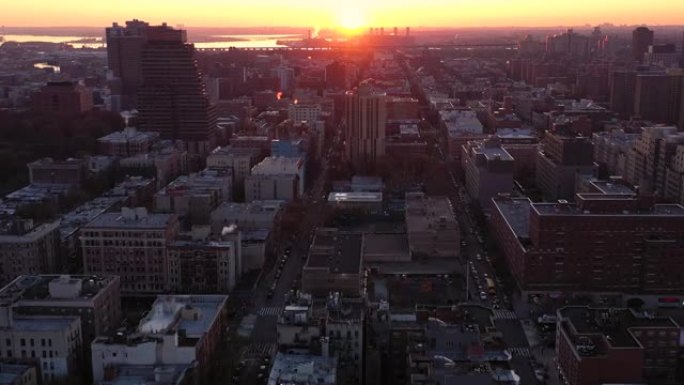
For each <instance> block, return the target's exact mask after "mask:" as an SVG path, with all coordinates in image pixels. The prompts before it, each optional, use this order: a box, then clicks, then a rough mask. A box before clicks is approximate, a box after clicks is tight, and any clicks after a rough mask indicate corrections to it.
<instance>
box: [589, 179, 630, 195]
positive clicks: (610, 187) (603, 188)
mask: <svg viewBox="0 0 684 385" xmlns="http://www.w3.org/2000/svg"><path fill="white" fill-rule="evenodd" d="M591 184H592V185H594V186H595V187H596V188H597V189H598V190H599V191H600V192H602V193H604V194H623V195H636V191H634V189H633V188H631V187H629V186H626V185H624V184H622V183H615V182H610V181H605V180H596V181H592V182H591Z"/></svg>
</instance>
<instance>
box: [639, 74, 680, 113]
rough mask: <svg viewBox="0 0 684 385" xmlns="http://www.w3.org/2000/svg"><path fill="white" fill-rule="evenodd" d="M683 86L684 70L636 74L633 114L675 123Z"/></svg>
mask: <svg viewBox="0 0 684 385" xmlns="http://www.w3.org/2000/svg"><path fill="white" fill-rule="evenodd" d="M683 87H684V72H682V71H681V70H668V71H667V72H665V73H643V74H638V75H637V76H636V83H635V88H634V114H635V115H637V116H639V117H640V118H642V119H646V120H650V121H653V122H656V123H664V124H674V123H677V121H678V120H679V118H680V112H681V110H680V109H681V104H682V97H683V94H684V92H683V91H684V90H683Z"/></svg>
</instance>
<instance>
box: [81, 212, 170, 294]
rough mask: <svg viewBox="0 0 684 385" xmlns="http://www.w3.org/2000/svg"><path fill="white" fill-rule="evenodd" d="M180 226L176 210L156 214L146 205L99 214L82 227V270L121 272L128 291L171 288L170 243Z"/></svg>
mask: <svg viewBox="0 0 684 385" xmlns="http://www.w3.org/2000/svg"><path fill="white" fill-rule="evenodd" d="M178 228H179V223H178V218H177V217H176V215H175V214H153V213H148V212H147V210H146V209H144V208H136V209H130V208H123V209H122V210H121V213H106V214H103V215H100V216H99V217H97V218H95V219H94V220H93V221H91V222H90V223H88V224H87V225H85V226H83V227H82V228H81V236H80V240H81V247H82V249H83V270H84V271H85V272H86V274H98V275H118V276H120V277H121V291H122V293H125V294H133V293H135V294H140V293H159V292H163V291H166V290H169V288H170V266H169V259H168V253H167V245H168V244H169V243H171V241H172V240H173V239H174V238H175V236H176V235H177V234H178Z"/></svg>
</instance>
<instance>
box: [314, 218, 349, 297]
mask: <svg viewBox="0 0 684 385" xmlns="http://www.w3.org/2000/svg"><path fill="white" fill-rule="evenodd" d="M362 244H363V235H362V234H359V233H351V232H343V231H339V230H338V229H335V228H318V229H316V232H315V234H314V238H313V241H312V243H311V247H310V248H309V256H308V258H307V260H306V264H305V265H304V267H303V269H302V290H303V291H305V292H307V293H311V294H313V295H314V296H327V295H328V293H329V292H331V291H332V292H340V293H342V294H344V295H347V296H359V295H360V294H361V250H362Z"/></svg>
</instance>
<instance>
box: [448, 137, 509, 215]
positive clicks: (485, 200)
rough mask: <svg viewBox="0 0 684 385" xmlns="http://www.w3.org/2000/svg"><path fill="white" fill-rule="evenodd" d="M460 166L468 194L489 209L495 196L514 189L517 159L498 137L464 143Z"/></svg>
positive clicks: (485, 208)
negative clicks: (463, 173)
mask: <svg viewBox="0 0 684 385" xmlns="http://www.w3.org/2000/svg"><path fill="white" fill-rule="evenodd" d="M461 166H462V167H463V170H464V172H465V185H466V190H467V191H468V195H470V197H471V198H472V199H474V200H476V201H477V202H479V203H480V205H481V206H482V208H483V209H484V210H489V205H490V203H491V200H492V198H493V197H495V196H497V195H498V194H509V193H511V192H512V191H513V172H514V169H515V159H513V157H512V156H511V155H510V154H509V153H508V151H506V150H505V149H504V148H503V147H502V145H501V142H500V141H499V140H498V139H496V138H490V139H486V140H483V141H473V142H468V143H467V144H466V145H465V146H463V157H462V158H461Z"/></svg>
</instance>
